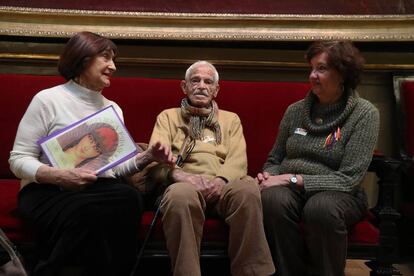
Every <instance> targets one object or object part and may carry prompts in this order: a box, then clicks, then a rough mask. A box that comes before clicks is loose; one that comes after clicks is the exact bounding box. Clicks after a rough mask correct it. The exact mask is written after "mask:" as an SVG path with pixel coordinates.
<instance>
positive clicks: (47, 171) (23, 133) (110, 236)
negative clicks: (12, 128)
mask: <svg viewBox="0 0 414 276" xmlns="http://www.w3.org/2000/svg"><path fill="white" fill-rule="evenodd" d="M116 51H117V48H116V46H115V44H114V43H113V42H112V41H110V40H109V39H106V38H104V37H102V36H99V35H97V34H94V33H90V32H81V33H78V34H76V35H75V36H73V37H72V38H71V39H70V40H69V42H68V43H67V44H66V46H65V48H64V50H63V53H62V55H61V57H60V60H59V64H58V69H59V72H60V74H61V75H62V76H63V77H64V78H65V79H66V80H67V82H66V83H64V84H62V85H58V86H55V87H52V88H50V89H46V90H43V91H41V92H39V93H38V94H37V95H36V96H35V97H34V98H33V100H32V102H31V103H30V105H29V107H28V109H27V111H26V113H25V114H24V116H23V118H22V120H21V122H20V125H19V128H18V131H17V135H16V140H15V143H14V147H13V150H12V151H11V154H10V159H9V162H10V167H11V170H12V171H13V172H14V173H15V175H16V176H17V177H19V178H21V179H22V181H21V186H22V188H21V191H20V193H19V201H18V207H19V211H20V213H21V214H22V216H23V217H24V218H25V219H26V220H27V221H29V222H31V223H33V224H34V226H35V227H36V228H37V229H38V230H39V231H38V233H39V237H38V243H39V244H38V249H39V250H38V256H37V257H38V262H37V264H36V265H35V268H34V271H33V275H58V274H59V271H61V269H62V267H63V266H64V265H65V264H66V263H67V262H71V261H73V260H76V262H78V263H79V264H81V266H82V267H83V268H84V272H83V274H84V275H128V273H129V271H130V269H131V267H132V265H133V263H134V258H135V252H136V249H137V229H138V224H139V221H140V217H141V213H142V199H141V195H140V194H139V192H138V191H137V190H135V189H134V188H132V187H130V186H128V185H123V184H122V183H121V182H122V180H121V179H122V178H121V177H122V176H125V175H128V174H132V173H135V172H136V171H138V170H139V168H142V167H144V166H145V165H147V164H148V163H149V162H152V161H158V162H167V163H168V162H172V155H171V153H170V150H169V148H167V147H164V146H163V145H161V144H159V143H157V144H155V145H154V146H152V147H150V148H149V149H148V150H147V151H145V152H143V153H141V154H138V155H136V156H135V157H134V158H131V159H129V160H128V161H126V162H124V163H123V164H120V165H118V166H116V167H114V168H113V169H110V170H107V171H105V172H104V173H103V174H100V175H97V174H96V172H95V171H92V170H88V169H85V168H73V169H72V168H69V169H60V168H56V167H51V166H49V165H48V162H47V159H46V157H45V155H44V153H43V152H41V150H40V148H39V146H38V144H37V141H38V140H39V139H41V138H42V137H45V136H48V135H50V134H51V133H53V132H55V131H59V130H61V129H63V128H65V127H66V126H68V125H70V124H72V123H74V122H77V121H79V120H81V119H83V118H84V117H87V116H89V115H91V114H93V113H95V112H97V111H98V110H101V109H102V108H105V107H107V106H109V105H113V106H114V108H115V110H116V112H117V113H118V115H119V116H120V117H121V118H123V115H122V110H121V108H120V107H119V106H118V105H117V104H116V103H115V102H113V101H110V100H108V99H106V98H105V97H104V96H103V95H102V90H103V89H104V88H105V87H108V86H109V85H110V79H111V76H112V74H113V73H114V72H115V70H116V67H115V64H114V58H115V55H116Z"/></svg>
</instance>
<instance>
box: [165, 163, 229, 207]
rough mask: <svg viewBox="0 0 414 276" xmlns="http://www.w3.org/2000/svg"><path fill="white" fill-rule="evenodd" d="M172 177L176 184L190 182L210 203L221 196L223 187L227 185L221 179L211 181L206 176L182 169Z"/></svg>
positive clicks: (177, 170) (176, 171) (175, 171)
mask: <svg viewBox="0 0 414 276" xmlns="http://www.w3.org/2000/svg"><path fill="white" fill-rule="evenodd" d="M172 177H173V179H174V181H175V182H188V183H191V184H193V185H194V186H195V187H196V189H197V190H198V191H200V192H201V194H202V195H203V196H204V198H205V199H206V201H208V202H213V201H215V200H217V199H218V198H219V197H220V195H221V191H222V189H223V186H224V185H225V184H226V182H225V181H224V180H223V179H222V178H220V177H216V178H213V179H211V180H209V179H208V178H206V177H205V176H202V175H198V174H191V173H187V172H184V171H183V170H180V169H175V170H174V171H173V173H172Z"/></svg>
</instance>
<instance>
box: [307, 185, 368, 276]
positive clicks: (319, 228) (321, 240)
mask: <svg viewBox="0 0 414 276" xmlns="http://www.w3.org/2000/svg"><path fill="white" fill-rule="evenodd" d="M365 212H366V205H365V204H364V203H363V202H361V200H359V199H357V198H356V197H355V196H353V195H350V194H347V193H342V192H335V191H325V192H320V193H317V194H315V195H313V196H312V197H310V198H309V199H308V200H307V202H306V204H305V207H304V208H303V221H304V224H305V236H306V244H307V245H308V250H309V253H310V256H311V260H312V264H313V265H315V266H316V268H317V269H318V272H319V274H320V275H323V276H331V275H332V276H340V275H344V270H345V262H346V250H347V238H348V231H347V229H348V228H349V227H350V226H351V225H353V224H355V223H357V222H358V221H359V220H361V219H362V217H363V216H364V214H365Z"/></svg>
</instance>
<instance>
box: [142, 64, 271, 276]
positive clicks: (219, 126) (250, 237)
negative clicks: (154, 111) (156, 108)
mask: <svg viewBox="0 0 414 276" xmlns="http://www.w3.org/2000/svg"><path fill="white" fill-rule="evenodd" d="M218 79H219V76H218V73H217V70H216V69H215V68H214V66H213V65H212V64H210V63H208V62H206V61H198V62H196V63H194V64H193V65H191V66H190V67H189V68H188V69H187V72H186V74H185V80H183V81H182V82H181V88H182V90H183V92H184V94H185V95H186V97H185V98H184V99H183V100H182V102H181V107H180V108H172V109H167V110H164V111H163V112H161V113H160V114H159V115H158V117H157V121H156V124H155V127H154V130H153V133H152V136H151V141H150V144H153V143H155V141H161V143H163V144H164V143H165V144H166V145H170V146H171V149H172V152H173V153H174V154H175V155H176V158H177V162H176V163H177V167H176V168H174V169H167V171H168V172H167V173H166V172H165V170H164V173H163V175H164V177H165V178H166V179H167V180H168V181H169V182H170V183H172V184H171V185H170V186H168V188H167V189H166V191H165V193H164V197H163V199H162V201H161V212H162V214H163V229H164V233H165V237H166V242H167V247H168V251H169V253H170V257H171V262H172V270H173V272H174V275H175V276H179V275H183V276H189V275H191V276H196V275H201V272H200V261H199V257H200V243H201V238H202V234H203V224H204V221H205V212H206V209H209V210H210V209H211V210H214V211H215V212H217V213H218V214H219V215H220V216H221V217H223V218H224V220H225V221H226V223H227V224H228V225H229V228H230V233H229V248H228V252H229V256H230V259H231V271H232V274H233V275H237V276H243V275H260V276H264V275H271V274H273V273H274V271H275V269H274V265H273V262H272V259H271V255H270V251H269V248H268V245H267V242H266V239H265V234H264V230H263V223H262V209H261V200H260V192H259V189H258V187H257V184H256V183H255V182H254V180H253V179H252V178H251V177H249V176H246V173H247V157H246V142H245V139H244V136H243V129H242V126H241V123H240V119H239V117H238V116H237V115H236V114H235V113H232V112H228V111H224V110H220V109H219V108H218V106H217V103H216V102H215V101H214V99H215V98H216V97H217V94H218V91H219V85H218ZM164 168H165V167H164Z"/></svg>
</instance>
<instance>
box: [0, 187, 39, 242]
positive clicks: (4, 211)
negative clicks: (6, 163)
mask: <svg viewBox="0 0 414 276" xmlns="http://www.w3.org/2000/svg"><path fill="white" fill-rule="evenodd" d="M19 189H20V181H19V180H16V179H0V228H1V229H2V230H3V231H4V232H5V233H6V235H7V236H8V237H9V238H10V239H12V240H15V241H16V240H18V241H23V240H31V238H32V237H31V235H30V233H29V231H28V229H26V227H25V225H24V224H23V222H22V220H21V219H20V218H19V216H18V212H17V194H18V192H19Z"/></svg>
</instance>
